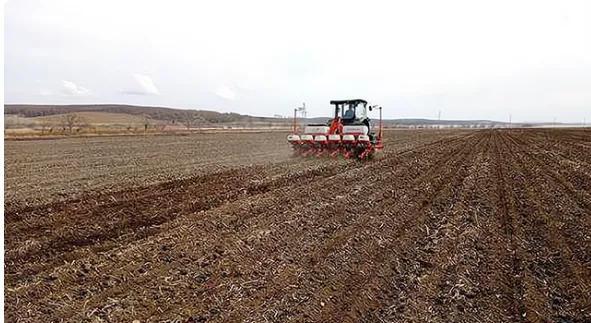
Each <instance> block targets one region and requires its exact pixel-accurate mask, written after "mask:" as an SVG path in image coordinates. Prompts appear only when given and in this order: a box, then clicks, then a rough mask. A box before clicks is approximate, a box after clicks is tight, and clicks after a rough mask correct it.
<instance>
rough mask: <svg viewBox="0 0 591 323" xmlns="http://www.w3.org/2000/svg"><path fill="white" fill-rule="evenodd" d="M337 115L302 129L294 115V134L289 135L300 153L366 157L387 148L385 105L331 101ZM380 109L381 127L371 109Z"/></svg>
mask: <svg viewBox="0 0 591 323" xmlns="http://www.w3.org/2000/svg"><path fill="white" fill-rule="evenodd" d="M330 104H332V105H334V117H333V118H332V119H330V120H329V121H328V123H326V124H310V125H306V126H305V127H304V131H303V132H302V133H299V132H298V129H297V123H296V114H294V126H293V133H292V134H291V135H289V136H287V140H288V141H289V143H290V144H291V145H292V147H293V149H294V152H295V154H296V155H298V156H317V157H320V156H331V157H337V156H344V157H345V158H357V159H360V160H365V159H369V158H371V157H372V156H373V155H374V154H375V153H376V152H378V151H381V150H382V149H383V144H382V107H378V106H369V105H368V104H367V101H365V100H360V99H356V100H338V101H330ZM374 108H378V109H379V110H380V123H379V130H378V133H377V134H376V133H375V131H373V129H372V127H371V122H370V119H369V117H368V116H367V112H368V110H369V111H372V110H373V109H374Z"/></svg>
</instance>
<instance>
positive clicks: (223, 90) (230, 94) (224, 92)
mask: <svg viewBox="0 0 591 323" xmlns="http://www.w3.org/2000/svg"><path fill="white" fill-rule="evenodd" d="M214 93H215V95H217V96H219V97H220V98H222V99H226V100H230V101H234V100H236V92H234V90H232V89H231V88H230V87H228V86H226V85H222V86H220V87H218V88H217V90H215V92H214Z"/></svg>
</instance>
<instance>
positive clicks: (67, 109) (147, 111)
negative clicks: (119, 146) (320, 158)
mask: <svg viewBox="0 0 591 323" xmlns="http://www.w3.org/2000/svg"><path fill="white" fill-rule="evenodd" d="M78 112H107V113H123V114H128V115H135V116H141V117H147V118H149V119H152V120H161V121H169V122H172V123H183V122H185V121H186V120H191V121H192V122H193V123H209V124H216V123H242V122H254V121H259V122H261V121H269V120H273V118H264V117H251V116H247V115H241V114H238V113H221V112H216V111H209V110H187V109H173V108H162V107H144V106H134V105H120V104H96V105H28V104H7V105H5V106H4V114H13V115H19V116H22V117H27V118H32V117H42V116H51V115H59V114H67V113H78Z"/></svg>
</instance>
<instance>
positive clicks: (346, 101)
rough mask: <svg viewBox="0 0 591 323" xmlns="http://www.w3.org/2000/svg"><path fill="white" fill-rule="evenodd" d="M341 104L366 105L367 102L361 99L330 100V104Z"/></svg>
mask: <svg viewBox="0 0 591 323" xmlns="http://www.w3.org/2000/svg"><path fill="white" fill-rule="evenodd" d="M343 103H364V104H367V101H365V100H361V99H354V100H332V101H330V104H343Z"/></svg>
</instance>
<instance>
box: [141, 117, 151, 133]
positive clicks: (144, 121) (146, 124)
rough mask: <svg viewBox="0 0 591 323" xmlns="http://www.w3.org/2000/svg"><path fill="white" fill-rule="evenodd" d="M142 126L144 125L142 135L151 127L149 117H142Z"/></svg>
mask: <svg viewBox="0 0 591 323" xmlns="http://www.w3.org/2000/svg"><path fill="white" fill-rule="evenodd" d="M143 124H144V133H146V132H148V128H150V126H152V119H150V117H149V116H147V115H144V120H143Z"/></svg>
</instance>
